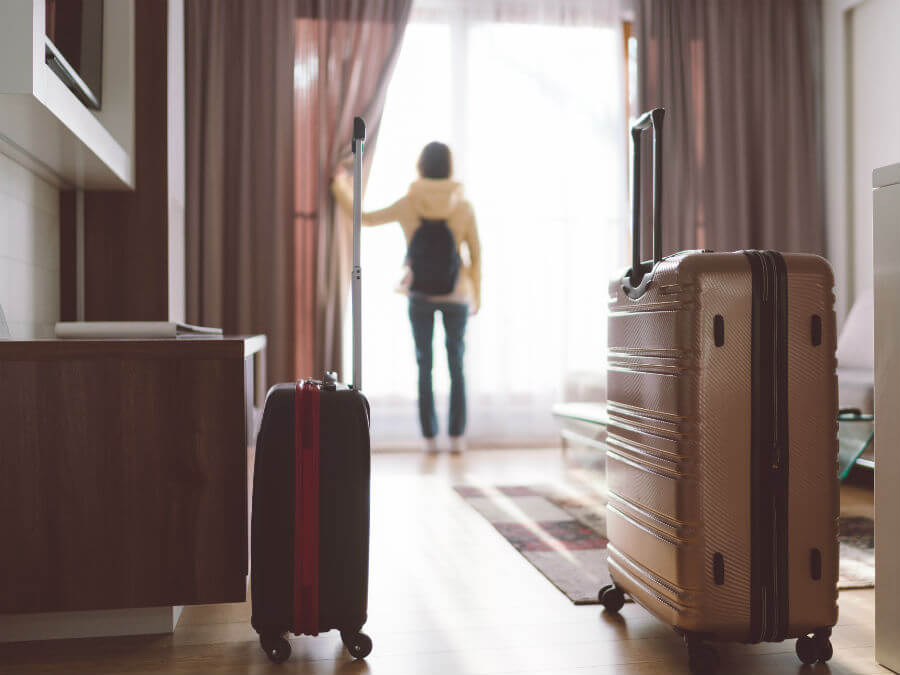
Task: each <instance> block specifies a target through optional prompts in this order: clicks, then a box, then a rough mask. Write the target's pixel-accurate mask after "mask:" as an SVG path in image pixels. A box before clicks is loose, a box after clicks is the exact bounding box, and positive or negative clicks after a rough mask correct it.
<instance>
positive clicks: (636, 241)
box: [630, 108, 666, 287]
mask: <svg viewBox="0 0 900 675" xmlns="http://www.w3.org/2000/svg"><path fill="white" fill-rule="evenodd" d="M665 114H666V109H665V108H654V109H653V110H650V111H648V112H645V113H644V114H643V115H641V116H640V117H638V118H637V119H636V120H635V121H634V122H632V123H631V140H632V145H633V147H634V155H633V167H632V184H631V246H632V249H631V274H630V280H631V286H632V287H637V286H638V285H640V283H641V281H642V280H643V278H644V275H646V274H647V273H648V272H650V270H652V269H653V266H654V265H655V264H656V263H658V262H659V261H660V260H662V217H661V215H660V214H661V206H662V140H663V117H665ZM646 129H652V130H653V261H652V262H648V263H642V262H641V134H642V133H643V132H644V130H646Z"/></svg>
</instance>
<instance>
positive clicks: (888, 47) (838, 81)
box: [823, 0, 900, 321]
mask: <svg viewBox="0 0 900 675" xmlns="http://www.w3.org/2000/svg"><path fill="white" fill-rule="evenodd" d="M823 22H824V26H823V28H824V31H823V33H824V90H825V91H824V117H825V119H824V122H825V164H826V166H825V177H826V179H825V188H826V222H827V228H828V256H829V258H830V259H831V262H832V265H833V266H834V268H835V279H836V286H837V289H836V290H837V310H838V319H839V321H840V320H842V319H843V317H844V316H845V315H846V313H847V311H849V309H850V307H851V306H852V303H853V301H854V299H855V298H856V297H857V296H858V295H859V294H860V292H862V291H863V290H865V289H867V288H871V287H872V170H873V169H875V168H876V167H879V166H883V165H885V164H891V163H894V162H900V124H898V123H897V121H896V118H897V112H896V111H898V110H900V88H898V87H897V86H896V84H895V83H896V81H897V77H898V73H900V40H898V39H897V34H898V30H900V0H825V2H824V3H823Z"/></svg>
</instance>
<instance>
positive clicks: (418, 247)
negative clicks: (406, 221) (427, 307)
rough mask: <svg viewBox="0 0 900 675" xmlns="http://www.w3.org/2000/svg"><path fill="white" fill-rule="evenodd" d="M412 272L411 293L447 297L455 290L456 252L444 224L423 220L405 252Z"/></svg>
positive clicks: (457, 252) (456, 275)
mask: <svg viewBox="0 0 900 675" xmlns="http://www.w3.org/2000/svg"><path fill="white" fill-rule="evenodd" d="M406 258H407V261H408V263H409V266H410V267H411V268H412V285H411V286H410V290H412V291H414V292H416V293H424V294H426V295H446V294H447V293H451V292H453V289H454V288H456V280H457V278H458V277H459V267H460V265H461V264H462V261H461V260H460V259H459V251H457V250H456V242H455V241H454V239H453V233H452V232H451V231H450V228H449V227H447V221H446V220H431V219H429V218H422V219H421V224H420V225H419V229H417V230H416V232H415V234H413V238H412V241H410V242H409V248H408V249H407V252H406Z"/></svg>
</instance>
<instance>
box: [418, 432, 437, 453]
mask: <svg viewBox="0 0 900 675" xmlns="http://www.w3.org/2000/svg"><path fill="white" fill-rule="evenodd" d="M422 450H423V451H424V452H425V454H426V455H436V454H437V453H438V445H437V439H436V438H435V437H434V436H432V437H431V438H425V440H424V442H423V443H422Z"/></svg>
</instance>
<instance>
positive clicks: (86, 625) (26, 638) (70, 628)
mask: <svg viewBox="0 0 900 675" xmlns="http://www.w3.org/2000/svg"><path fill="white" fill-rule="evenodd" d="M183 609H184V607H183V606H176V607H141V608H137V609H105V610H97V611H92V612H37V613H34V614H0V642H31V641H34V640H64V639H69V638H88V637H112V636H121V635H158V634H161V633H174V632H175V626H177V625H178V619H180V618H181V612H182V610H183Z"/></svg>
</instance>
